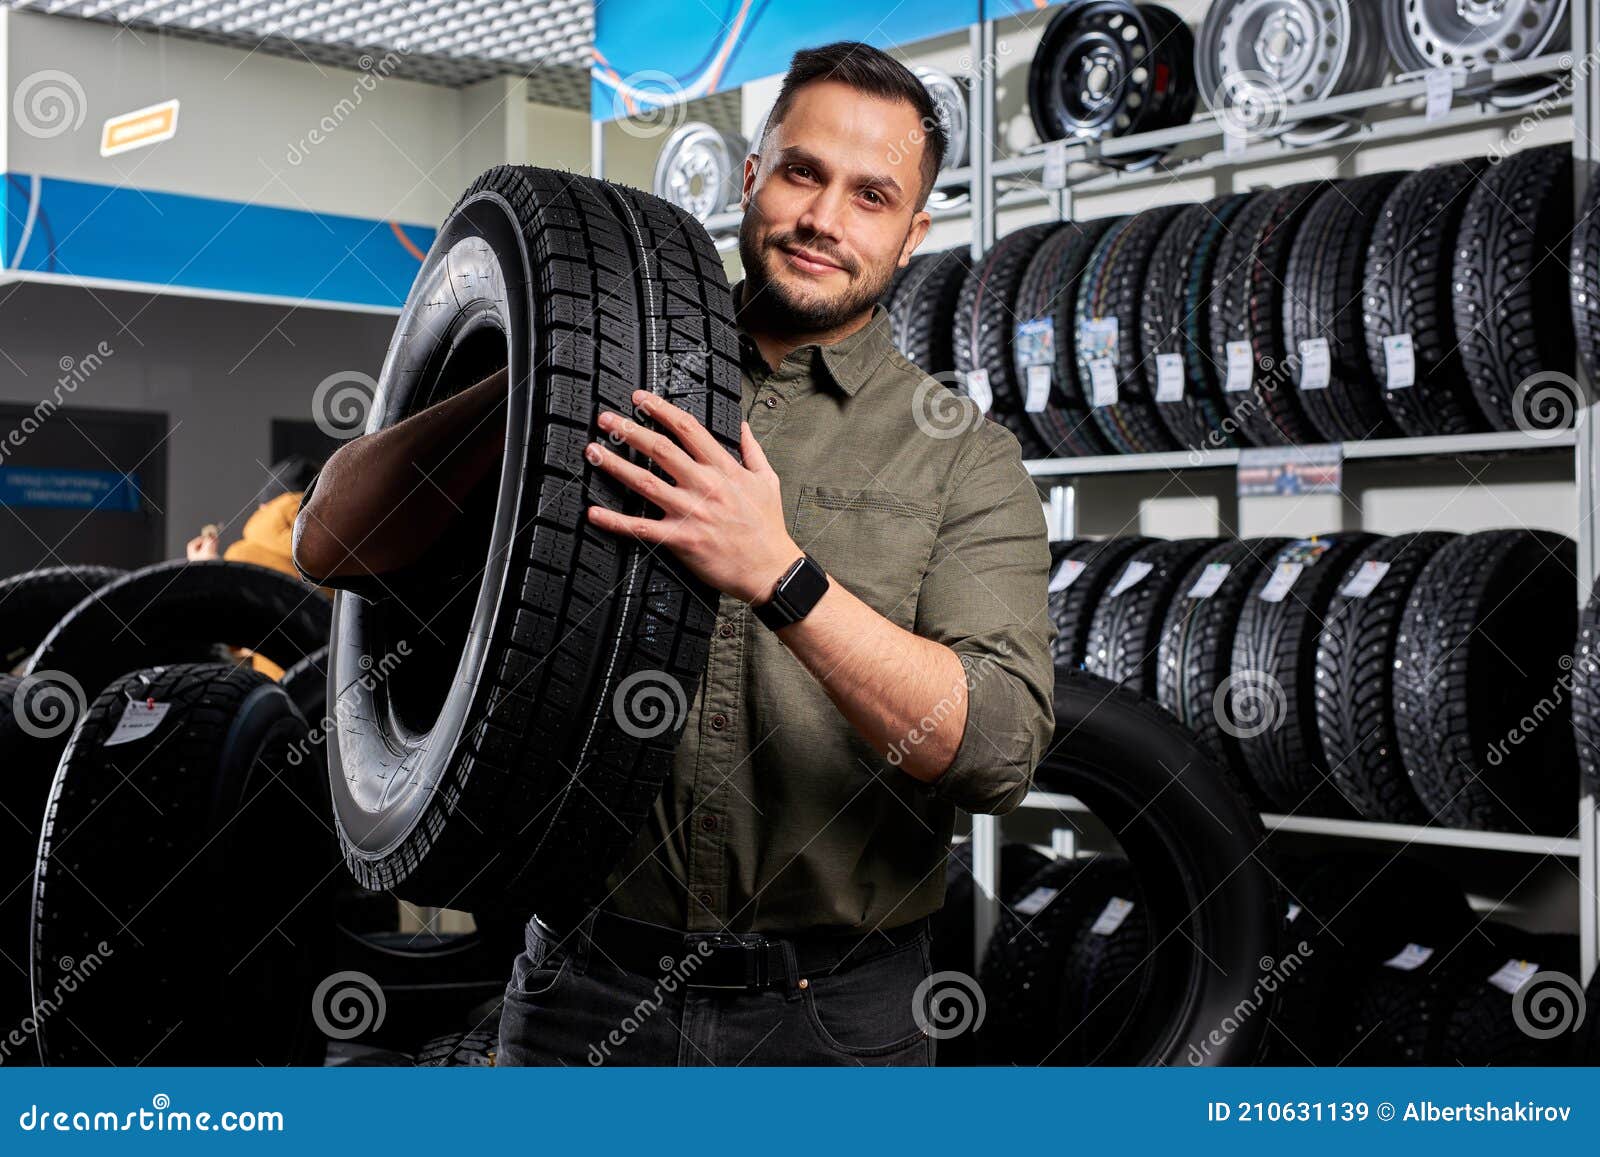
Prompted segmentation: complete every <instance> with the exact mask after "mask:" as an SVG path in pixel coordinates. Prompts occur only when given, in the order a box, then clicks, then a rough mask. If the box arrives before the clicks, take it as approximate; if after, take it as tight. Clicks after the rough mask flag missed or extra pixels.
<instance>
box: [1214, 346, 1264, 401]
mask: <svg viewBox="0 0 1600 1157" xmlns="http://www.w3.org/2000/svg"><path fill="white" fill-rule="evenodd" d="M1227 352H1228V378H1227V380H1226V381H1225V382H1223V383H1222V388H1223V389H1224V390H1225V391H1227V392H1228V393H1230V394H1237V393H1240V392H1241V391H1244V390H1248V389H1249V388H1250V386H1251V384H1252V383H1253V382H1254V381H1255V378H1256V351H1255V348H1254V347H1253V346H1252V345H1251V344H1250V343H1249V342H1247V341H1230V342H1229V343H1228V346H1227Z"/></svg>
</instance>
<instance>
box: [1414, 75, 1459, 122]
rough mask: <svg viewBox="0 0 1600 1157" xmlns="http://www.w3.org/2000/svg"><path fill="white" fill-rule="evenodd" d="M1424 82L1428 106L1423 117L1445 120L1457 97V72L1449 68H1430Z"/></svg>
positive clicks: (1429, 119) (1426, 119) (1424, 118)
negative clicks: (1451, 104)
mask: <svg viewBox="0 0 1600 1157" xmlns="http://www.w3.org/2000/svg"><path fill="white" fill-rule="evenodd" d="M1423 84H1424V86H1425V90H1426V92H1427V107H1426V109H1425V110H1424V111H1423V114H1422V119H1423V120H1425V121H1436V120H1443V119H1444V117H1445V116H1446V115H1448V114H1449V112H1450V103H1451V102H1452V101H1453V100H1455V97H1456V78H1455V73H1453V72H1452V71H1451V70H1450V69H1448V68H1430V69H1429V70H1428V72H1427V74H1426V75H1425V76H1424V77H1423Z"/></svg>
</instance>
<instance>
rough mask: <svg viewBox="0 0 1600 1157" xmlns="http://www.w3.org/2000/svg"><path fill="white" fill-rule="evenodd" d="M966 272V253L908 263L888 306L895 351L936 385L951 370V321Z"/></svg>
mask: <svg viewBox="0 0 1600 1157" xmlns="http://www.w3.org/2000/svg"><path fill="white" fill-rule="evenodd" d="M971 267H972V259H971V257H970V256H969V254H968V251H967V250H966V249H946V250H945V251H944V252H943V253H929V254H926V255H924V256H922V257H917V258H914V259H913V260H912V262H911V264H910V265H907V266H906V268H905V269H904V270H903V271H902V272H904V273H905V278H904V279H903V280H902V281H901V282H900V284H899V286H898V287H897V288H896V289H895V291H894V300H893V302H892V303H891V304H890V306H889V328H890V332H891V333H893V335H894V344H895V345H896V347H898V348H899V350H900V352H901V353H903V354H905V355H906V360H907V361H909V362H911V364H912V365H914V366H916V367H917V368H918V369H920V370H922V371H923V372H924V373H927V374H931V375H933V376H934V377H940V378H941V380H947V379H948V378H949V376H950V375H951V374H953V373H954V371H955V368H956V354H955V348H954V345H953V342H954V333H955V327H954V325H953V322H952V319H953V318H954V317H955V312H956V300H957V299H958V298H959V297H960V296H961V286H962V284H963V282H965V280H966V277H967V271H968V270H969V269H971ZM941 375H943V377H941Z"/></svg>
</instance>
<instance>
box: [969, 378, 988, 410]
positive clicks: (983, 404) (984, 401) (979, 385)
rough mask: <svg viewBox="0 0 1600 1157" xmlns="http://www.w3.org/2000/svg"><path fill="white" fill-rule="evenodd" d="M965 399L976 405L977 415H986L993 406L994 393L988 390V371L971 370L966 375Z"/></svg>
mask: <svg viewBox="0 0 1600 1157" xmlns="http://www.w3.org/2000/svg"><path fill="white" fill-rule="evenodd" d="M967 397H969V398H971V399H972V400H973V401H974V402H976V403H977V404H978V413H980V414H987V413H988V412H989V407H990V406H992V405H994V391H993V390H991V389H990V388H989V371H988V370H982V369H979V370H972V371H971V372H969V373H968V374H967Z"/></svg>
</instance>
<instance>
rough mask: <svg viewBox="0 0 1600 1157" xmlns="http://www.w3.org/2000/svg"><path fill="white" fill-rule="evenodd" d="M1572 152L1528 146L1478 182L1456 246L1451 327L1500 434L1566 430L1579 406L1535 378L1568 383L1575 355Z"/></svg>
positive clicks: (1480, 403)
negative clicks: (1551, 395) (1553, 397)
mask: <svg viewBox="0 0 1600 1157" xmlns="http://www.w3.org/2000/svg"><path fill="white" fill-rule="evenodd" d="M1571 236H1572V150H1571V149H1570V148H1569V147H1568V146H1567V145H1559V146H1550V147H1547V148H1539V149H1529V150H1527V151H1525V152H1521V153H1515V154H1513V155H1512V156H1510V157H1508V158H1506V159H1505V160H1504V161H1501V162H1500V163H1499V164H1497V165H1491V166H1490V167H1489V169H1488V170H1487V171H1486V172H1485V173H1484V174H1483V176H1482V177H1481V178H1480V179H1479V181H1478V184H1477V186H1476V187H1475V188H1474V189H1473V191H1472V195H1471V196H1470V197H1469V198H1468V199H1467V207H1466V211H1465V213H1464V214H1463V215H1462V218H1461V229H1460V233H1459V234H1458V236H1457V240H1456V259H1455V267H1454V273H1453V277H1454V280H1455V287H1456V291H1455V327H1456V336H1457V339H1458V340H1459V341H1460V342H1461V361H1462V365H1463V366H1465V367H1466V371H1467V381H1468V382H1469V383H1470V384H1471V386H1472V392H1473V395H1474V396H1475V397H1476V398H1477V399H1478V407H1479V408H1480V409H1481V410H1482V411H1483V413H1484V415H1485V417H1487V418H1488V419H1489V423H1490V425H1491V426H1493V427H1494V428H1495V429H1497V430H1518V429H1523V430H1546V429H1552V428H1560V427H1565V426H1570V425H1571V424H1572V421H1573V416H1574V411H1575V404H1576V402H1577V401H1578V399H1576V398H1573V397H1570V396H1569V397H1567V399H1566V401H1565V404H1562V403H1560V402H1557V403H1556V404H1554V405H1550V404H1549V401H1548V395H1547V392H1546V390H1547V388H1548V384H1556V385H1558V386H1559V379H1554V378H1552V379H1545V380H1544V381H1545V383H1547V385H1546V386H1541V385H1540V383H1539V382H1537V381H1532V379H1534V378H1535V375H1539V374H1558V375H1560V378H1565V379H1566V380H1567V381H1570V380H1571V379H1570V378H1567V374H1568V373H1569V372H1570V370H1571V369H1572V365H1573V358H1574V356H1575V353H1576V339H1575V338H1574V336H1573V332H1572V311H1571V309H1570V308H1568V309H1556V308H1553V307H1552V303H1553V302H1557V301H1568V300H1570V289H1569V286H1570V284H1571V280H1572V278H1571V272H1570V271H1569V270H1568V268H1567V261H1568V259H1569V252H1570V239H1571Z"/></svg>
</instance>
